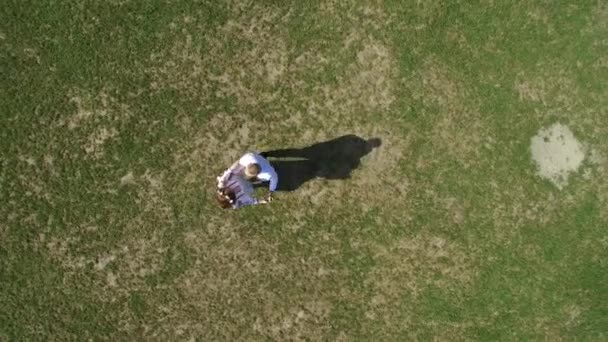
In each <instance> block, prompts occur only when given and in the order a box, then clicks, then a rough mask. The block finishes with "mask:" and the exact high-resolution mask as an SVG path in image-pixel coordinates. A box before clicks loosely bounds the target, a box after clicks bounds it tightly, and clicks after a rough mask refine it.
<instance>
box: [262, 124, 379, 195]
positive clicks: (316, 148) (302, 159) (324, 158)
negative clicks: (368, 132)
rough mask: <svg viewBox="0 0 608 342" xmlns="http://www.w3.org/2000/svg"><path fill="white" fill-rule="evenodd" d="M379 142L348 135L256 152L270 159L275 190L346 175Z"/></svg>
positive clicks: (290, 188)
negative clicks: (306, 144) (310, 143)
mask: <svg viewBox="0 0 608 342" xmlns="http://www.w3.org/2000/svg"><path fill="white" fill-rule="evenodd" d="M381 144H382V141H381V140H380V139H378V138H372V139H367V140H366V139H363V138H361V137H358V136H356V135H354V134H349V135H344V136H341V137H339V138H335V139H332V140H328V141H324V142H320V143H316V144H314V145H311V146H308V147H304V148H289V149H282V150H272V151H266V152H262V153H260V155H262V156H263V157H264V158H273V159H269V162H270V164H271V165H272V166H273V167H274V169H275V171H276V172H277V175H278V178H279V182H278V186H277V190H278V191H294V190H296V189H297V188H299V187H300V186H302V184H304V183H306V182H307V181H309V180H311V179H313V178H317V177H319V178H325V179H332V180H335V179H347V178H349V177H350V174H351V172H352V171H353V170H354V169H356V168H357V167H359V165H360V164H361V158H362V157H364V156H365V155H367V154H368V153H370V152H371V151H372V150H373V149H374V148H377V147H379V146H380V145H381ZM280 158H290V159H291V158H293V159H296V160H280Z"/></svg>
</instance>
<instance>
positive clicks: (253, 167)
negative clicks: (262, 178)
mask: <svg viewBox="0 0 608 342" xmlns="http://www.w3.org/2000/svg"><path fill="white" fill-rule="evenodd" d="M261 170H262V168H261V167H260V165H259V164H256V163H252V164H249V165H247V166H245V177H247V179H250V180H251V179H256V178H257V176H258V174H259V173H260V171H261Z"/></svg>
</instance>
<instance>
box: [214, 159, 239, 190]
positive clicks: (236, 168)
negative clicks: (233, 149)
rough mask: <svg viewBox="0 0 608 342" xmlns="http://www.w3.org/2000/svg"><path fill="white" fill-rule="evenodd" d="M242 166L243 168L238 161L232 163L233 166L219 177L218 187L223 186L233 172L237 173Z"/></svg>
mask: <svg viewBox="0 0 608 342" xmlns="http://www.w3.org/2000/svg"><path fill="white" fill-rule="evenodd" d="M240 168H242V166H241V164H240V163H239V162H238V161H237V162H236V163H234V164H232V166H230V167H229V168H228V169H227V170H226V171H224V173H223V174H222V175H221V176H219V177H218V178H217V187H218V188H220V189H221V188H223V187H224V184H225V183H226V181H227V180H228V178H230V176H231V175H232V174H233V173H237V171H239V169H240Z"/></svg>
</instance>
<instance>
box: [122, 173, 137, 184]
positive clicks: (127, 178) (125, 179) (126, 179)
mask: <svg viewBox="0 0 608 342" xmlns="http://www.w3.org/2000/svg"><path fill="white" fill-rule="evenodd" d="M134 183H135V176H133V172H132V171H129V173H127V174H126V175H124V176H122V177H121V178H120V185H127V184H134Z"/></svg>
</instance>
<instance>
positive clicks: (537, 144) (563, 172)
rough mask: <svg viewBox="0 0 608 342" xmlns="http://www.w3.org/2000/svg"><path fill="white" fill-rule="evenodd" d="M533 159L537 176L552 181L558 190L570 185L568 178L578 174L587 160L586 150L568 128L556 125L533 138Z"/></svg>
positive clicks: (542, 130)
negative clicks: (575, 173) (574, 173)
mask: <svg viewBox="0 0 608 342" xmlns="http://www.w3.org/2000/svg"><path fill="white" fill-rule="evenodd" d="M530 149H531V151H532V159H533V160H534V161H535V162H536V164H537V165H538V171H537V174H538V175H539V176H541V177H543V178H545V179H548V180H550V181H551V182H552V183H553V184H555V186H557V188H558V189H560V190H561V189H563V188H564V186H566V185H568V176H569V175H570V173H572V172H577V171H578V169H579V167H580V166H581V165H582V163H583V160H584V159H585V149H584V147H583V145H582V144H581V143H580V142H579V141H578V140H576V138H575V137H574V134H572V131H571V130H570V128H568V126H565V125H562V124H560V123H556V124H554V125H553V126H551V127H548V128H545V129H541V130H539V131H538V133H537V134H536V135H535V136H534V137H532V142H531V146H530Z"/></svg>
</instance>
